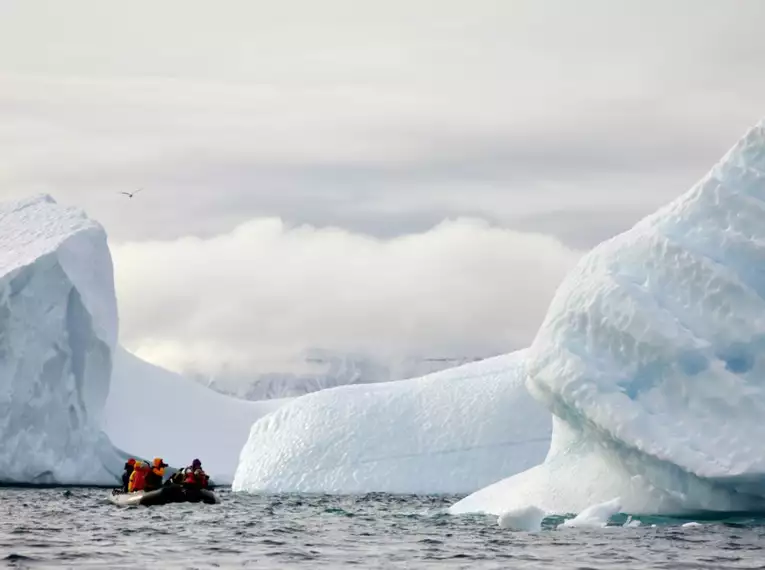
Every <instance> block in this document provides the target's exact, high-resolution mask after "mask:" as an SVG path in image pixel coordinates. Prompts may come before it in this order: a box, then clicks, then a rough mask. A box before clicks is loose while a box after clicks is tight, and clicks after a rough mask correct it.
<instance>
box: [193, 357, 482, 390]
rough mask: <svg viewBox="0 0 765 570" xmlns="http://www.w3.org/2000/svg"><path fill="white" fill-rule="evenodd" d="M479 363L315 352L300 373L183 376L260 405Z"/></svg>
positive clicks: (223, 373)
mask: <svg viewBox="0 0 765 570" xmlns="http://www.w3.org/2000/svg"><path fill="white" fill-rule="evenodd" d="M479 360H482V358H480V357H469V358H468V357H456V358H448V357H433V358H422V357H410V358H406V359H403V360H401V361H400V362H382V361H380V360H377V359H375V358H372V357H368V356H364V355H358V354H338V353H335V352H331V351H328V350H322V349H313V350H310V351H308V353H307V354H306V356H305V358H304V359H303V361H302V362H300V363H299V364H300V369H301V370H302V372H300V373H293V372H272V373H262V374H257V375H252V374H247V375H243V374H236V373H231V372H228V371H225V370H224V371H222V372H220V373H219V374H215V375H205V374H200V373H194V372H190V371H184V372H183V375H184V376H185V377H187V378H191V379H193V380H195V381H196V382H198V383H199V384H202V385H204V386H207V387H208V388H211V389H212V390H215V391H217V392H220V393H221V394H227V395H230V396H234V397H237V398H242V399H244V400H253V401H256V400H269V399H272V398H291V397H297V396H303V395H305V394H310V393H311V392H318V391H319V390H325V389H327V388H334V387H336V386H347V385H351V384H374V383H379V382H391V381H394V380H404V379H406V378H417V377H420V376H425V375H426V374H431V373H433V372H438V371H441V370H446V369H448V368H454V367H455V366H461V365H463V364H466V363H469V362H477V361H479Z"/></svg>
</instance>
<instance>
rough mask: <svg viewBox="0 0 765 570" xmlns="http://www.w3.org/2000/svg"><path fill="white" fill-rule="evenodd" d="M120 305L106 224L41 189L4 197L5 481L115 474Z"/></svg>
mask: <svg viewBox="0 0 765 570" xmlns="http://www.w3.org/2000/svg"><path fill="white" fill-rule="evenodd" d="M116 339H117V305H116V301H115V297H114V283H113V277H112V265H111V257H110V255H109V250H108V248H107V244H106V234H105V233H104V231H103V229H102V228H101V227H100V226H99V225H98V224H96V223H95V222H92V221H90V220H88V219H87V218H86V217H85V216H84V214H82V213H81V212H80V211H78V210H74V209H69V208H62V207H60V206H58V205H57V204H56V203H55V202H54V201H53V199H52V198H50V197H48V196H41V197H38V198H33V199H30V200H24V201H19V202H10V203H7V204H3V205H2V206H0V481H4V482H36V483H49V482H60V483H99V482H104V481H111V480H113V479H114V477H115V474H116V472H117V471H118V470H119V469H120V467H121V462H120V458H119V456H118V455H117V453H116V452H115V451H114V449H113V447H112V445H111V443H110V442H109V440H108V438H107V437H106V436H104V435H103V433H102V432H101V419H102V412H103V408H104V403H105V401H106V397H107V394H108V392H109V378H110V375H111V368H112V359H111V352H112V349H113V348H114V346H115V344H116Z"/></svg>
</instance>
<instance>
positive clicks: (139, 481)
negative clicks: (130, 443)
mask: <svg viewBox="0 0 765 570" xmlns="http://www.w3.org/2000/svg"><path fill="white" fill-rule="evenodd" d="M148 473H149V465H148V464H147V463H144V462H143V461H136V462H135V468H134V469H133V474H132V475H131V476H130V484H129V485H128V492H130V493H135V492H136V491H143V490H144V489H145V488H146V475H147V474H148Z"/></svg>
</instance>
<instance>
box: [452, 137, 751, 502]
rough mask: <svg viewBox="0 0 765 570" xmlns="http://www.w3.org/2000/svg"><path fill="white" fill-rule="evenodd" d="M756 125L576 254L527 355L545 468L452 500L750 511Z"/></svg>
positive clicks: (541, 467)
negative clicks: (549, 431) (622, 226)
mask: <svg viewBox="0 0 765 570" xmlns="http://www.w3.org/2000/svg"><path fill="white" fill-rule="evenodd" d="M763 348H765V123H760V124H759V125H758V126H756V127H755V128H753V129H752V130H751V131H750V132H749V133H748V134H747V135H746V136H745V137H744V138H743V139H742V140H741V141H740V142H739V143H738V144H737V145H736V146H735V147H734V148H733V149H731V151H730V152H729V153H728V154H727V155H726V156H725V157H724V158H723V160H722V161H721V162H720V163H719V164H718V165H717V166H716V167H714V168H713V169H712V171H711V172H710V173H709V174H708V175H707V176H706V177H705V178H703V179H702V180H701V181H700V182H699V183H698V184H697V185H696V186H695V187H694V188H692V189H691V190H690V191H689V192H688V193H686V194H685V195H683V196H681V197H680V198H679V199H677V200H676V201H674V202H673V203H671V204H669V205H668V206H666V207H665V208H663V209H661V210H660V211H658V212H657V213H655V214H654V215H652V216H650V217H648V218H646V219H645V220H643V221H642V222H640V223H639V224H638V225H637V226H635V227H634V228H633V229H632V230H630V231H628V232H626V233H624V234H622V235H620V236H618V237H616V238H614V239H613V240H610V241H608V242H606V243H604V244H602V245H601V246H599V247H598V248H596V249H595V250H593V251H592V252H591V253H590V254H589V255H587V256H586V257H585V258H583V259H582V261H581V262H580V264H579V265H578V266H577V268H576V269H575V270H574V271H573V272H572V274H571V275H570V276H569V277H568V278H567V279H566V280H565V282H564V283H563V285H562V286H561V288H560V289H559V291H558V293H557V295H556V297H555V299H554V301H553V303H552V305H551V307H550V310H549V312H548V315H547V318H546V320H545V322H544V324H543V326H542V328H541V329H540V331H539V333H538V335H537V337H536V339H535V341H534V344H533V346H532V347H531V349H530V350H529V356H528V361H527V373H528V379H527V384H528V387H529V390H530V391H531V393H532V394H533V395H535V396H536V397H537V398H538V399H539V400H540V401H541V402H543V403H544V404H545V405H546V406H547V407H548V408H549V409H550V410H551V411H552V412H553V414H554V415H555V416H556V421H555V424H554V430H553V440H552V443H551V449H550V453H549V455H548V458H547V460H546V461H545V463H544V464H543V465H541V466H538V467H536V468H534V469H533V470H531V471H530V472H528V473H524V474H521V475H519V476H517V477H513V478H511V479H509V480H506V481H503V482H500V483H497V484H496V485H493V486H491V487H489V488H487V489H484V490H482V491H480V492H479V493H476V494H475V495H474V496H471V497H468V498H467V499H465V500H464V501H462V502H461V503H459V504H457V505H455V507H454V508H453V512H465V511H471V510H483V511H488V512H501V511H504V510H509V509H511V508H517V507H518V506H519V505H522V504H525V503H526V502H531V504H535V505H538V506H541V507H542V508H544V509H545V510H547V511H548V512H577V511H578V510H580V509H581V508H583V507H585V506H587V505H590V504H593V503H598V502H603V501H607V500H609V499H611V498H613V497H614V496H618V497H621V499H622V506H623V508H624V509H625V510H628V511H629V512H683V511H693V510H706V509H711V510H730V509H734V510H738V509H742V510H743V509H753V508H762V507H763V506H765V501H764V500H763V496H765V487H764V486H763V483H764V482H765V455H763V453H762V449H763V446H762V442H763V441H765V424H763V422H762V420H761V418H762V417H763V415H764V414H765V351H764V350H763Z"/></svg>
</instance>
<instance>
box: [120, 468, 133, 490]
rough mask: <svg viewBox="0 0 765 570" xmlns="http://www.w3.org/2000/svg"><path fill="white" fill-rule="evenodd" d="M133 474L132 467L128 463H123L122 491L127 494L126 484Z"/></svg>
mask: <svg viewBox="0 0 765 570" xmlns="http://www.w3.org/2000/svg"><path fill="white" fill-rule="evenodd" d="M132 474H133V466H132V465H131V464H130V463H125V472H124V473H123V474H122V490H123V491H125V492H126V493H127V491H128V484H129V483H130V476H131V475H132Z"/></svg>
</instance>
